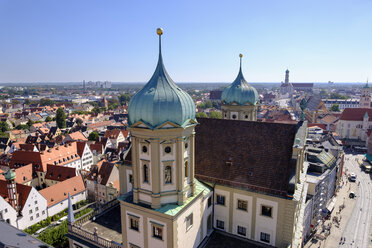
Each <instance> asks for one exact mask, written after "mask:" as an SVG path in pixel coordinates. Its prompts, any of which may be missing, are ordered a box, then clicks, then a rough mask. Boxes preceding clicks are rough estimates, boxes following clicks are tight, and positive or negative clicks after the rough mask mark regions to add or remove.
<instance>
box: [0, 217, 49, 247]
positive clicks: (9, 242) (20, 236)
mask: <svg viewBox="0 0 372 248" xmlns="http://www.w3.org/2000/svg"><path fill="white" fill-rule="evenodd" d="M0 247H28V248H48V247H51V246H49V245H47V244H45V243H44V242H41V241H40V240H38V239H36V238H34V237H32V236H31V235H28V234H27V233H25V232H22V231H21V230H18V229H17V228H15V227H13V226H11V225H9V224H8V223H5V222H3V221H0Z"/></svg>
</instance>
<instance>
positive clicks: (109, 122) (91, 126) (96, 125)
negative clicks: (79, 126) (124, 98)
mask: <svg viewBox="0 0 372 248" xmlns="http://www.w3.org/2000/svg"><path fill="white" fill-rule="evenodd" d="M112 123H114V121H112V120H111V121H102V122H97V123H92V124H89V125H88V128H90V129H95V128H99V127H105V126H109V125H111V124H112Z"/></svg>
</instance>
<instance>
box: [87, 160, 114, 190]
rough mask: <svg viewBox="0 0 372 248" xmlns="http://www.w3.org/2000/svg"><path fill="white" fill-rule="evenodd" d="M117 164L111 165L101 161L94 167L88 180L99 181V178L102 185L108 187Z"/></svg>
mask: <svg viewBox="0 0 372 248" xmlns="http://www.w3.org/2000/svg"><path fill="white" fill-rule="evenodd" d="M114 166H115V163H110V162H107V161H104V160H101V161H100V162H99V163H97V167H92V168H93V169H92V170H91V172H90V173H89V175H88V177H87V179H88V180H97V178H98V176H100V178H101V182H100V184H102V185H106V184H107V183H108V179H109V178H110V175H111V172H112V169H113V168H114Z"/></svg>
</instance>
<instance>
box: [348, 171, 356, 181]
mask: <svg viewBox="0 0 372 248" xmlns="http://www.w3.org/2000/svg"><path fill="white" fill-rule="evenodd" d="M349 181H350V182H355V181H356V175H355V174H354V173H351V174H350V176H349Z"/></svg>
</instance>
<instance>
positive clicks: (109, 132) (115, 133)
mask: <svg viewBox="0 0 372 248" xmlns="http://www.w3.org/2000/svg"><path fill="white" fill-rule="evenodd" d="M120 133H121V130H119V129H113V130H106V132H105V135H104V137H105V138H110V139H117V138H118V136H119V134H120Z"/></svg>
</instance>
